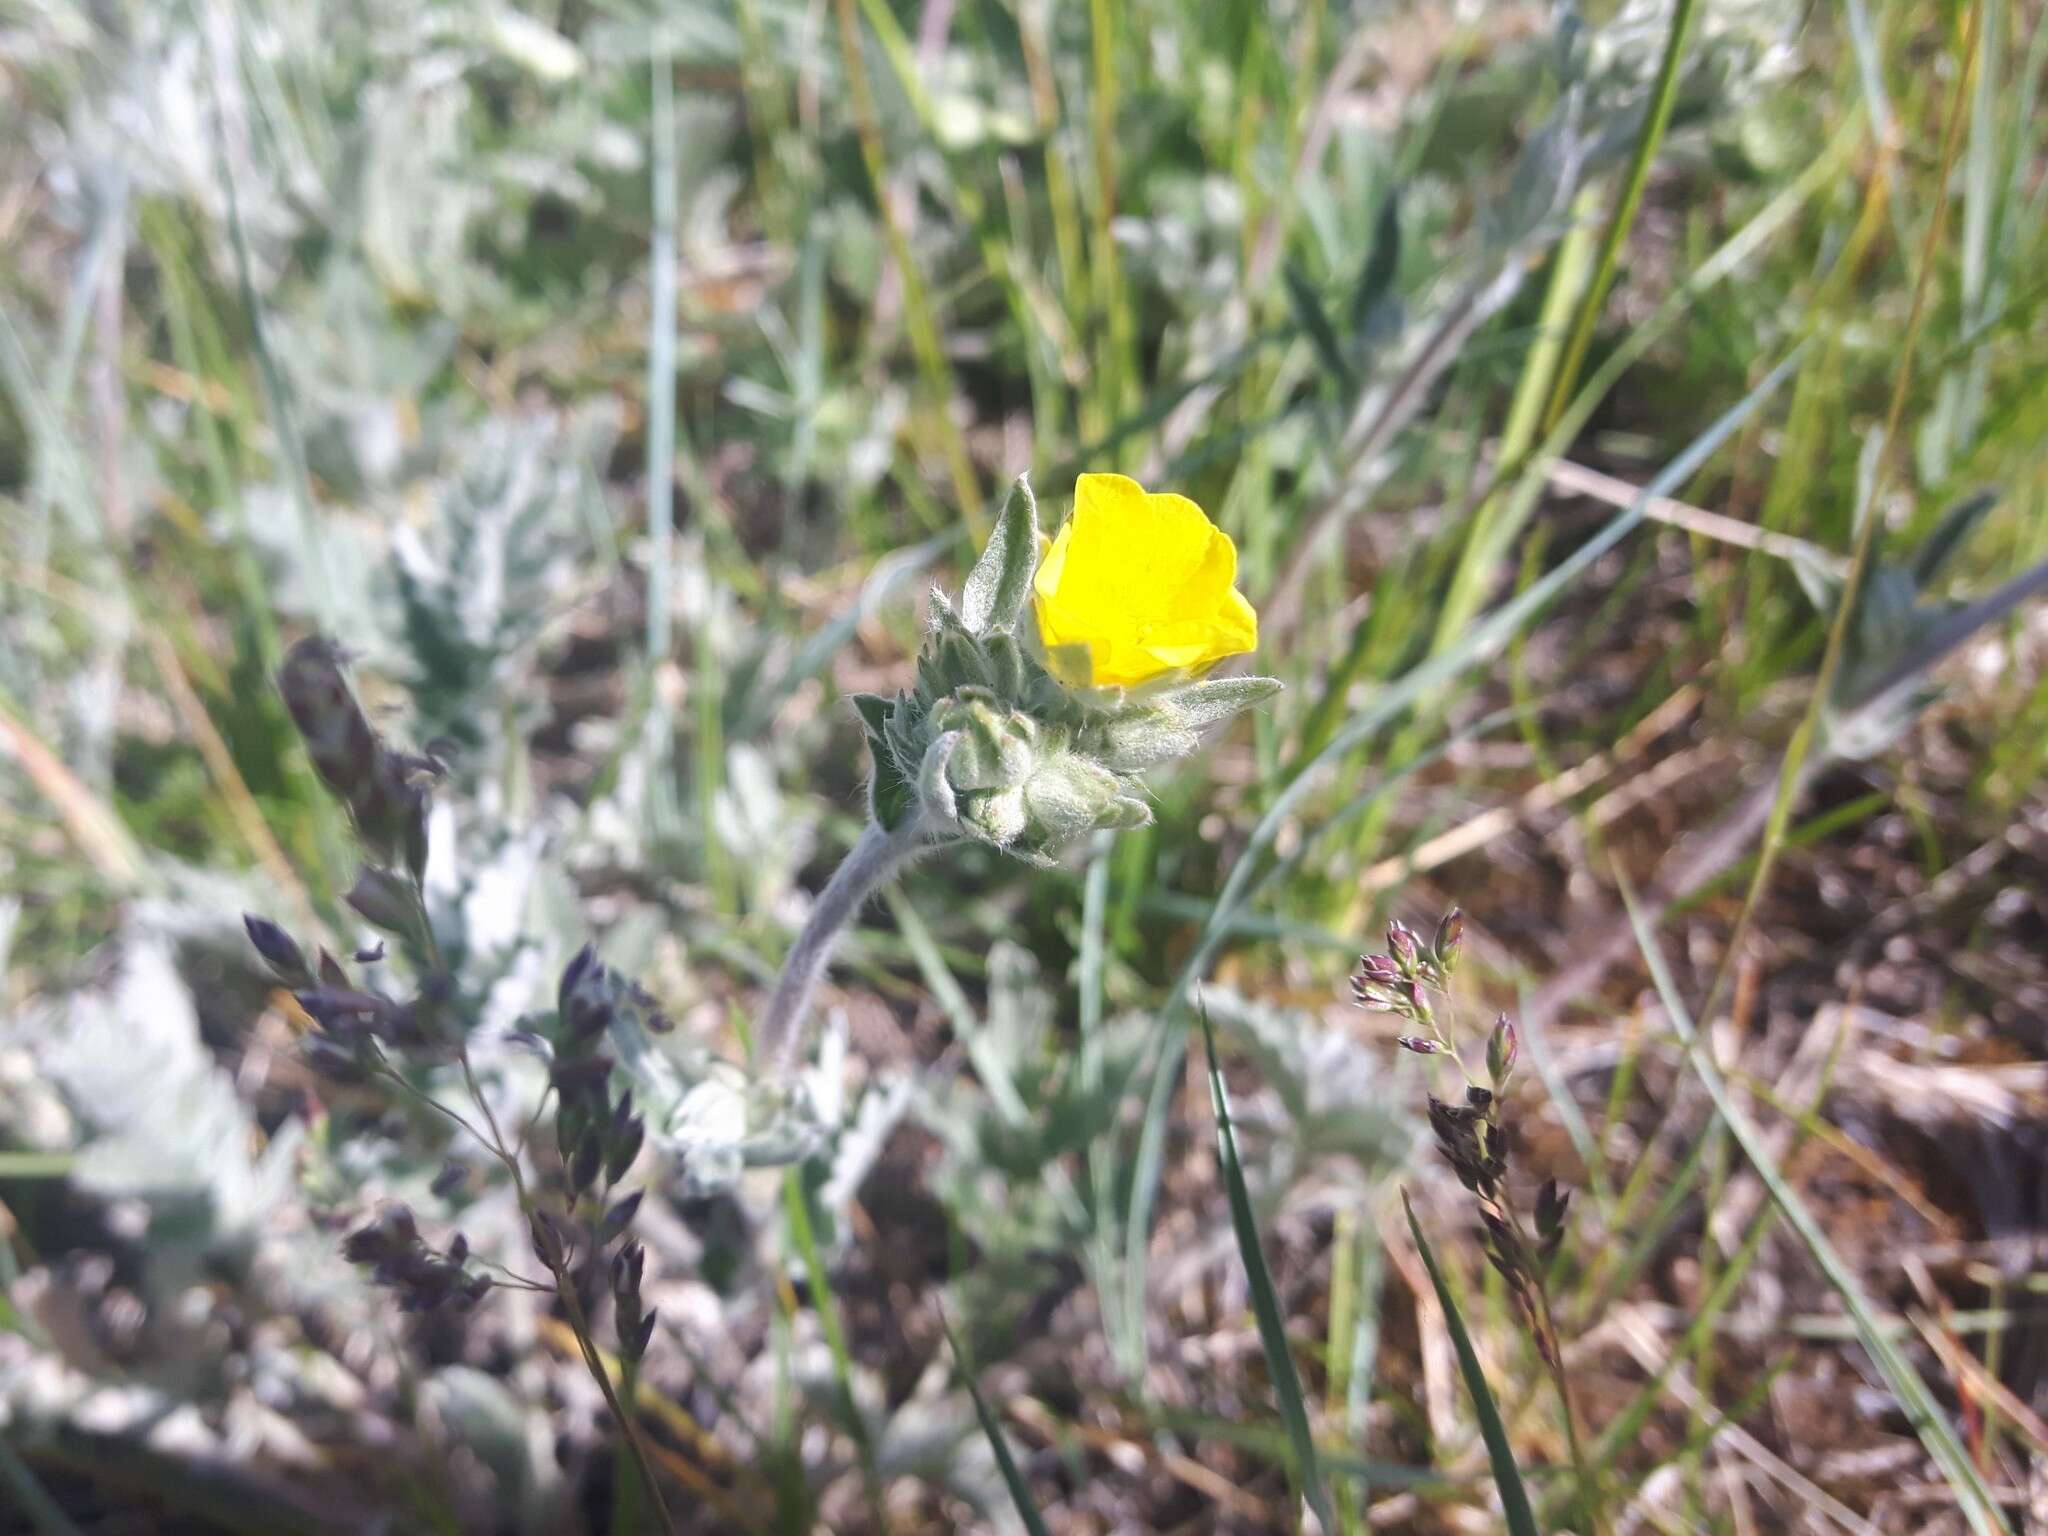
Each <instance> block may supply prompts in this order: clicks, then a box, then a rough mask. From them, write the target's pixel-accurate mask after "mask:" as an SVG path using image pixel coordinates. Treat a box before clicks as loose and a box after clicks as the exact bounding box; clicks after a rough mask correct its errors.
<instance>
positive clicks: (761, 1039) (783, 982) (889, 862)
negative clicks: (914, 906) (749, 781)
mask: <svg viewBox="0 0 2048 1536" xmlns="http://www.w3.org/2000/svg"><path fill="white" fill-rule="evenodd" d="M924 835H925V834H924V817H923V815H922V814H921V813H920V812H916V811H913V812H912V813H911V814H910V815H909V816H908V817H907V818H906V819H905V820H904V822H903V823H902V825H900V826H898V827H897V828H896V829H895V830H894V831H890V830H888V829H886V828H884V827H883V826H882V825H881V824H880V823H879V822H872V821H871V822H869V823H868V826H867V830H866V831H864V832H862V833H861V835H860V841H858V842H857V843H855V844H854V845H853V848H852V850H851V851H850V852H849V853H848V854H847V855H846V858H845V860H844V862H842V863H841V864H840V866H839V868H838V869H837V870H835V871H834V872H833V875H832V878H831V880H830V881H828V882H827V883H826V886H825V889H824V890H822V891H820V892H819V893H818V900H817V903H816V904H815V905H814V906H813V907H812V908H811V915H810V917H809V918H808V919H806V920H805V922H804V926H803V931H802V932H801V933H799V934H798V935H797V936H796V942H795V943H794V944H792V945H790V947H789V954H788V956H787V957H786V958H785V959H784V960H783V962H782V974H781V975H780V976H778V977H777V978H776V979H775V990H774V992H773V993H771V994H770V995H769V998H768V1006H767V1008H766V1009H765V1010H763V1012H762V1014H761V1021H760V1024H759V1025H758V1027H757V1028H756V1031H755V1040H754V1044H755V1050H756V1051H757V1052H758V1053H759V1054H760V1055H761V1056H763V1057H764V1058H765V1059H766V1060H768V1061H771V1062H772V1063H774V1068H775V1071H776V1072H778V1073H781V1074H785V1075H786V1074H788V1073H789V1072H791V1071H794V1070H795V1068H796V1064H797V1061H798V1059H799V1058H800V1057H801V1056H802V1054H803V1039H804V1036H803V1021H804V1014H805V1011H806V1010H807V1009H808V1008H809V1007H810V1002H811V993H812V992H813V991H815V990H816V989H817V985H818V981H819V978H820V977H822V976H823V975H824V974H825V967H826V966H827V965H829V964H830V963H831V961H832V952H833V950H835V949H836V948H838V946H839V939H840V935H841V934H843V933H844V932H845V931H846V925H847V924H848V923H850V922H851V921H852V920H853V917H854V914H855V913H857V912H859V911H860V909H861V907H862V906H863V905H865V904H866V902H867V899H868V898H869V897H870V896H872V895H873V894H874V893H875V889H876V888H877V887H878V886H880V885H881V883H882V882H883V881H884V880H887V879H888V878H889V877H890V876H891V875H893V874H894V873H895V872H896V870H897V868H898V867H899V866H901V865H902V863H903V862H904V860H906V859H908V858H910V857H911V856H912V855H913V854H915V853H916V852H917V851H918V849H919V847H920V846H921V845H922V844H923V842H924Z"/></svg>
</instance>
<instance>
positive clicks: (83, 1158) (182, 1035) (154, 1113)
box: [22, 939, 299, 1295]
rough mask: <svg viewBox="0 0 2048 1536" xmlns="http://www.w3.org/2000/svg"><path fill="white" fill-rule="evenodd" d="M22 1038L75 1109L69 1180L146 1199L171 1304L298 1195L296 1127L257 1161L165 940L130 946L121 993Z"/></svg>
mask: <svg viewBox="0 0 2048 1536" xmlns="http://www.w3.org/2000/svg"><path fill="white" fill-rule="evenodd" d="M22 1039H23V1040H24V1042H25V1043H28V1044H29V1045H30V1046H31V1048H32V1049H34V1050H35V1051H36V1054H37V1056H38V1057H39V1059H40V1062H41V1065H42V1068H43V1070H44V1071H45V1072H46V1073H48V1075H49V1080H50V1081H51V1083H53V1084H54V1085H55V1086H56V1087H57V1088H58V1090H59V1091H60V1092H61V1093H62V1094H63V1096H64V1100H65V1102H66V1104H67V1105H68V1107H69V1109H70V1112H71V1115H72V1118H73V1121H74V1127H75V1130H74V1135H75V1144H76V1146H77V1147H78V1158H77V1162H76V1163H75V1164H74V1165H73V1170H72V1175H71V1177H72V1180H73V1182H74V1183H75V1184H77V1185H78V1186H79V1187H80V1188H82V1189H85V1190H88V1191H90V1192H92V1193H94V1194H97V1195H100V1196H103V1197H106V1198H110V1199H111V1198H121V1197H133V1198H136V1199H139V1200H142V1201H144V1202H146V1204H147V1207H148V1210H149V1221H150V1229H149V1232H150V1235H149V1243H150V1249H151V1261H152V1270H153V1273H154V1274H155V1276H157V1277H158V1278H159V1280H160V1281H161V1283H162V1284H163V1285H164V1286H165V1287H166V1290H165V1294H167V1295H168V1294H172V1293H174V1291H175V1289H176V1287H177V1286H178V1284H179V1283H181V1281H182V1282H189V1281H191V1280H193V1279H196V1278H197V1277H198V1275H199V1274H200V1273H202V1272H203V1269H204V1266H205V1265H206V1264H207V1263H208V1262H210V1261H219V1260H224V1259H235V1260H239V1261H246V1260H247V1259H248V1258H249V1257H250V1255H251V1254H252V1252H253V1250H254V1247H255V1244H256V1240H257V1238H258V1236H259V1235H260V1233H261V1231H262V1228H263V1224H264V1223H265V1221H266V1220H267V1219H268V1218H269V1216H270V1215H271V1213H272V1212H273V1211H275V1210H277V1209H278V1208H279V1207H280V1206H282V1205H283V1204H285V1203H286V1202H288V1201H289V1200H290V1199H291V1198H292V1194H293V1188H294V1167H293V1164H294V1159H295V1157H296V1155H297V1147H298V1140H299V1137H298V1126H297V1124H296V1123H295V1122H287V1123H286V1125H285V1126H284V1127H283V1128H282V1129H280V1130H279V1132H278V1133H277V1134H276V1135H274V1136H272V1137H271V1138H270V1139H269V1141H268V1144H267V1145H266V1146H265V1147H264V1149H263V1151H262V1152H260V1153H256V1152H254V1151H253V1149H254V1148H255V1147H256V1146H257V1145H258V1144H259V1141H260V1138H259V1136H258V1134H257V1127H256V1125H255V1122H254V1119H253V1117H252V1115H251V1113H250V1110H249V1108H248V1106H247V1105H245V1104H244V1103H243V1102H242V1100H241V1098H240V1096H239V1095H238V1094H237V1093H236V1092H235V1085H234V1082H233V1080H232V1079H231V1078H230V1077H229V1076H228V1074H227V1073H226V1072H224V1071H223V1070H222V1069H221V1068H220V1066H219V1065H218V1064H217V1063H216V1062H215V1061H214V1059H213V1055H212V1053H211V1052H210V1051H208V1050H207V1048H206V1047H205V1045H204V1044H203V1043H202V1042H201V1040H200V1036H199V1015H198V1011H197V1009H196V1008H195V1006H194V1004H193V1000H192V994H191V992H190V991H189V990H188V989H187V987H186V985H185V983H184V981H183V979H182V978H181V977H180V976H179V974H178V969H177V966H176V964H175V962H174V959H173V956H172V953H171V950H170V947H169V945H168V944H166V943H164V942H162V941H161V940H155V941H151V940H141V939H138V940H137V941H135V942H132V943H131V944H130V945H129V946H128V949H127V952H126V954H124V956H123V958H122V964H121V971H120V974H119V976H118V978H117V979H116V981H115V983H114V986H113V988H112V990H111V992H109V993H105V994H102V993H99V992H84V993H80V994H77V995H74V996H73V997H72V998H71V999H70V1000H69V1003H68V1005H67V1006H66V1007H65V1008H64V1009H63V1010H62V1011H61V1013H58V1014H53V1015H51V1016H48V1017H46V1018H44V1019H42V1020H41V1021H40V1023H38V1022H33V1021H32V1022H30V1023H29V1024H28V1025H27V1026H26V1027H25V1028H24V1029H23V1031H22Z"/></svg>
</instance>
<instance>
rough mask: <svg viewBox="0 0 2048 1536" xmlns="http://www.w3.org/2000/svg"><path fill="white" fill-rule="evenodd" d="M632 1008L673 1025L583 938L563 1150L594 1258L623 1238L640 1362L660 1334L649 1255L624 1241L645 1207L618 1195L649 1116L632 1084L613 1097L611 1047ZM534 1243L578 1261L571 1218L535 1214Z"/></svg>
mask: <svg viewBox="0 0 2048 1536" xmlns="http://www.w3.org/2000/svg"><path fill="white" fill-rule="evenodd" d="M628 1016H630V1017H631V1018H632V1019H633V1021H634V1022H636V1023H637V1024H638V1025H639V1026H640V1027H642V1028H646V1029H651V1030H654V1031H655V1032H657V1033H665V1032H666V1031H667V1030H669V1029H671V1028H673V1027H674V1026H673V1025H672V1024H671V1023H670V1022H669V1020H668V1017H667V1016H666V1015H665V1014H663V1013H662V1012H661V1010H660V1009H659V1008H658V1007H656V1006H655V1004H654V1000H653V999H652V998H651V997H649V996H648V994H647V992H646V990H645V989H644V988H642V987H641V986H640V984H639V983H638V982H635V981H631V980H629V979H627V978H626V977H623V976H621V975H619V974H618V973H617V972H616V971H614V970H612V969H611V968H610V967H608V966H606V965H604V964H603V963H602V962H600V961H599V960H598V958H597V951H596V950H595V949H594V948H593V947H591V946H590V945H588V944H586V945H585V946H584V947H583V948H582V949H580V950H578V951H577V952H576V956H575V958H574V959H572V960H571V961H570V962H569V964H568V966H567V967H566V968H565V969H564V970H563V972H562V980H561V985H560V987H559V988H558V989H557V993H556V1027H555V1035H554V1038H553V1040H552V1041H551V1042H550V1044H551V1047H552V1049H551V1055H552V1060H551V1062H550V1064H549V1068H548V1079H549V1081H550V1082H551V1083H552V1084H553V1086H554V1090H555V1093H556V1097H557V1107H556V1110H555V1144H556V1148H557V1150H558V1151H559V1152H560V1153H561V1157H562V1167H563V1170H564V1174H565V1178H566V1181H567V1184H568V1207H569V1212H570V1214H571V1215H572V1216H573V1215H574V1213H575V1212H576V1211H577V1210H578V1209H579V1208H583V1209H587V1210H588V1211H589V1212H590V1219H589V1220H588V1221H587V1223H586V1238H585V1240H586V1241H587V1243H588V1245H589V1251H590V1253H591V1255H592V1257H593V1259H595V1258H597V1257H598V1256H600V1255H602V1254H603V1253H604V1251H605V1249H607V1248H609V1247H611V1246H612V1245H613V1244H614V1243H619V1244H620V1246H619V1248H618V1251H617V1252H616V1253H615V1254H613V1256H612V1260H611V1266H610V1277H611V1283H612V1297H613V1302H614V1304H615V1311H616V1324H617V1330H618V1339H619V1350H620V1353H621V1354H622V1355H623V1356H624V1357H625V1358H626V1359H627V1360H629V1361H637V1360H638V1359H639V1358H640V1356H641V1355H642V1354H643V1353H645V1351H646V1348H647V1341H648V1340H649V1339H650V1338H651V1337H652V1336H653V1333H654V1321H655V1318H654V1313H653V1312H652V1311H647V1310H644V1309H643V1308H642V1306H641V1302H640V1274H641V1270H642V1268H643V1266H644V1265H645V1262H646V1256H645V1254H644V1252H643V1251H642V1250H641V1248H640V1245H639V1244H638V1243H637V1242H633V1241H630V1240H629V1241H625V1242H621V1239H624V1238H626V1236H627V1234H628V1233H629V1232H630V1231H631V1230H632V1226H633V1218H634V1217H635V1216H637V1215H638V1214H639V1212H640V1201H641V1191H639V1190H637V1189H636V1190H634V1191H632V1192H631V1193H629V1194H625V1195H620V1194H619V1193H618V1185H619V1181H620V1180H621V1179H623V1178H625V1176H626V1175H627V1173H628V1172H629V1171H631V1169H632V1167H633V1164H634V1162H635V1161H636V1160H637V1159H638V1158H639V1156H640V1149H641V1148H642V1146H644V1145H645V1144H646V1140H647V1123H646V1120H645V1119H644V1118H643V1117H642V1116H641V1115H640V1113H639V1112H638V1111H637V1110H636V1109H635V1108H634V1104H633V1090H632V1089H630V1088H628V1089H626V1090H625V1091H624V1092H623V1093H621V1094H620V1095H619V1096H618V1097H617V1098H613V1097H612V1073H613V1067H614V1065H615V1063H614V1062H613V1060H612V1058H611V1056H610V1055H609V1053H607V1052H606V1051H605V1049H604V1046H605V1044H606V1042H607V1041H608V1040H609V1039H610V1037H611V1031H612V1027H613V1025H614V1024H616V1023H618V1022H619V1021H620V1020H621V1018H622V1017H628ZM533 1243H534V1251H535V1252H536V1253H538V1254H539V1255H540V1259H541V1262H542V1263H543V1264H545V1265H547V1267H548V1268H549V1269H550V1270H552V1271H554V1272H556V1273H557V1274H560V1273H561V1272H563V1271H564V1270H566V1269H567V1268H568V1266H569V1264H570V1262H571V1259H572V1257H573V1254H574V1250H575V1239H574V1237H573V1235H572V1233H571V1231H570V1229H569V1228H568V1227H567V1226H565V1224H564V1223H562V1222H560V1221H557V1220H556V1219H555V1218H554V1217H552V1216H550V1215H548V1214H547V1213H546V1212H544V1211H536V1212H535V1213H534V1231H533Z"/></svg>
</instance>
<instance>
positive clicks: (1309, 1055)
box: [1202, 987, 1417, 1189]
mask: <svg viewBox="0 0 2048 1536" xmlns="http://www.w3.org/2000/svg"><path fill="white" fill-rule="evenodd" d="M1202 1006H1203V1007H1205V1008H1206V1009H1207V1010H1208V1013H1209V1018H1210V1022H1211V1023H1213V1024H1214V1025H1215V1027H1216V1028H1217V1029H1218V1030H1219V1031H1220V1032H1222V1033H1225V1034H1228V1035H1231V1036H1233V1037H1235V1038H1236V1040H1237V1041H1238V1043H1239V1044H1240V1045H1242V1046H1243V1047H1244V1048H1245V1049H1246V1050H1247V1051H1248V1052H1249V1053H1250V1054H1251V1055H1252V1056H1253V1057H1254V1058H1256V1059H1257V1061H1258V1064H1259V1079H1260V1081H1261V1082H1262V1083H1265V1084H1267V1085H1268V1086H1270V1088H1271V1090H1272V1092H1273V1094H1274V1096H1275V1097H1276V1098H1277V1099H1278V1101H1279V1105H1280V1108H1281V1110H1282V1112H1283V1113H1282V1114H1281V1116H1279V1117H1278V1118H1277V1119H1276V1118H1274V1117H1270V1116H1266V1117H1261V1116H1257V1115H1253V1114H1246V1115H1245V1116H1243V1123H1242V1124H1241V1125H1240V1130H1250V1129H1253V1128H1255V1127H1258V1126H1259V1125H1260V1123H1261V1121H1262V1120H1263V1123H1264V1127H1265V1128H1267V1129H1268V1130H1269V1131H1270V1136H1269V1138H1268V1143H1269V1146H1270V1156H1269V1168H1268V1173H1269V1177H1268V1178H1267V1179H1266V1180H1265V1184H1266V1186H1267V1187H1269V1188H1278V1189H1284V1188H1286V1187H1287V1186H1288V1185H1289V1184H1290V1183H1291V1182H1292V1180H1293V1178H1294V1176H1295V1175H1296V1174H1297V1173H1300V1172H1303V1171H1305V1170H1307V1169H1308V1168H1309V1167H1311V1166H1315V1165H1317V1164H1318V1161H1319V1160H1320V1159H1325V1158H1332V1157H1336V1158H1347V1159H1350V1160H1351V1165H1352V1166H1353V1167H1354V1168H1356V1169H1357V1170H1358V1171H1359V1173H1360V1174H1361V1175H1362V1176H1363V1178H1364V1179H1365V1180H1366V1181H1368V1182H1370V1181H1371V1180H1373V1179H1375V1178H1377V1177H1378V1176H1379V1175H1381V1174H1383V1173H1385V1172H1387V1171H1390V1170H1392V1169H1395V1168H1398V1167H1399V1166H1400V1165H1401V1163H1402V1161H1403V1160H1404V1159H1405V1158H1406V1156H1407V1153H1408V1148H1409V1146H1410V1144H1411V1143H1412V1142H1413V1141H1414V1139H1415V1134H1416V1131H1417V1125H1416V1123H1415V1121H1414V1120H1413V1118H1412V1117H1411V1116H1409V1115H1407V1114H1406V1113H1405V1112H1403V1111H1402V1110H1401V1109H1400V1108H1399V1107H1398V1106H1399V1102H1400V1101H1399V1099H1398V1097H1397V1096H1395V1095H1392V1094H1390V1093H1389V1091H1388V1084H1387V1075H1388V1072H1389V1068H1388V1065H1387V1062H1386V1059H1385V1055H1384V1053H1383V1052H1379V1051H1375V1050H1372V1049H1369V1048H1368V1047H1367V1046H1365V1045H1364V1044H1363V1043H1361V1042H1360V1041H1359V1040H1358V1038H1357V1037H1356V1036H1355V1035H1353V1034H1351V1033H1350V1032H1349V1031H1346V1030H1343V1029H1331V1028H1327V1027H1325V1026H1323V1025H1322V1024H1320V1023H1319V1022H1318V1021H1317V1019H1316V1017H1315V1015H1314V1014H1311V1013H1308V1012H1306V1011H1304V1010H1302V1009H1298V1008H1284V1007H1278V1006H1276V1005H1274V1004H1271V1003H1266V1002H1262V1001H1259V1000H1257V999H1254V998H1247V997H1244V996H1242V995H1241V994H1239V993H1237V992H1234V991H1232V990H1230V989H1229V988H1224V987H1211V988H1205V989H1204V990H1203V992H1202Z"/></svg>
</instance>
